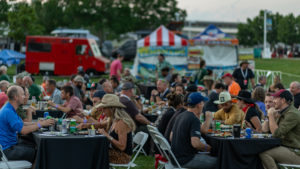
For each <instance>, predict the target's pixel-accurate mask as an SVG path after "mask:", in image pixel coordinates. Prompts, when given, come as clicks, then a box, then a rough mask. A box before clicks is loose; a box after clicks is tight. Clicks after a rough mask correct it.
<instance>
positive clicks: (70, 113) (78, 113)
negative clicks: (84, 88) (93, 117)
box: [48, 86, 84, 122]
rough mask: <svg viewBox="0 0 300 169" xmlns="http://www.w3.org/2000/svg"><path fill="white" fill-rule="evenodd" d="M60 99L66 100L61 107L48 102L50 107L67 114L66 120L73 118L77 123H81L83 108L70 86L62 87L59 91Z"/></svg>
mask: <svg viewBox="0 0 300 169" xmlns="http://www.w3.org/2000/svg"><path fill="white" fill-rule="evenodd" d="M61 98H62V99H63V100H66V102H65V103H64V104H63V105H59V104H55V103H53V102H52V101H48V104H49V105H50V106H53V107H55V108H57V109H58V110H60V111H63V112H64V113H66V114H67V116H66V118H74V119H76V120H77V121H79V122H82V121H83V117H84V115H83V113H82V112H83V107H82V103H81V101H80V100H79V99H78V97H76V96H75V95H74V93H73V88H72V87H71V86H64V87H62V90H61Z"/></svg>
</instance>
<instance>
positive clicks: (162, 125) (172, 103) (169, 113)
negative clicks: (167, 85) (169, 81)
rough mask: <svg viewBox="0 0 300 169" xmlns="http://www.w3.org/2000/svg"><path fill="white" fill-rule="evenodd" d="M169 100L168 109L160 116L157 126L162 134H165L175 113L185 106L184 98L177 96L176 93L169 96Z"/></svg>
mask: <svg viewBox="0 0 300 169" xmlns="http://www.w3.org/2000/svg"><path fill="white" fill-rule="evenodd" d="M167 98H168V106H169V107H168V108H167V109H164V110H163V112H162V113H161V114H159V115H158V117H157V120H156V122H155V125H156V126H157V128H158V131H159V132H160V133H162V134H164V133H165V131H166V129H167V125H168V123H169V121H170V119H171V118H172V117H173V115H174V114H175V112H176V111H177V110H178V109H180V108H182V106H183V96H182V95H177V94H175V93H170V94H168V96H167Z"/></svg>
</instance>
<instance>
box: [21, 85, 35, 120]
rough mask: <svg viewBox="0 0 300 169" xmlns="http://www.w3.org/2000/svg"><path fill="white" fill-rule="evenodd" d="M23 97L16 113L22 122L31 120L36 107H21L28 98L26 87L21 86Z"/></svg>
mask: <svg viewBox="0 0 300 169" xmlns="http://www.w3.org/2000/svg"><path fill="white" fill-rule="evenodd" d="M22 89H23V91H24V93H25V97H24V101H23V103H22V104H21V105H20V106H19V107H18V109H17V110H16V111H17V114H18V115H19V117H20V118H21V119H22V120H23V122H31V121H32V115H33V114H35V113H36V112H35V111H36V108H35V107H33V106H29V107H28V108H27V109H24V108H23V105H26V104H27V102H28V99H29V91H28V89H27V88H26V87H22Z"/></svg>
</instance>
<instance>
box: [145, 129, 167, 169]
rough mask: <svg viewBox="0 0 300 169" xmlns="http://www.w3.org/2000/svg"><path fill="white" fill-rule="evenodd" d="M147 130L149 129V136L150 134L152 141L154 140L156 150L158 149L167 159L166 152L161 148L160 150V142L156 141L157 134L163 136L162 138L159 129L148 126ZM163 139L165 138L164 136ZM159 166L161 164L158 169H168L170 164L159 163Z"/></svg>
mask: <svg viewBox="0 0 300 169" xmlns="http://www.w3.org/2000/svg"><path fill="white" fill-rule="evenodd" d="M147 128H148V131H149V134H150V136H151V138H152V140H153V142H154V144H155V146H156V148H157V149H158V151H159V153H160V154H161V155H162V156H163V157H165V155H164V152H163V151H162V150H161V148H160V146H159V143H158V141H157V139H156V137H155V135H156V134H158V135H161V136H162V134H161V133H160V132H159V131H158V129H157V128H156V127H154V126H151V125H147ZM162 137H163V136H162ZM159 164H160V166H159V167H158V169H162V168H164V167H165V168H166V165H167V164H168V162H163V161H159Z"/></svg>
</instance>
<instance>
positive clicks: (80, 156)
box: [33, 132, 109, 169]
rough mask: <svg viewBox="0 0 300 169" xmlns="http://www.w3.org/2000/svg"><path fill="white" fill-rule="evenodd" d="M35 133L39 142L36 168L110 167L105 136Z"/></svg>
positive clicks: (95, 168) (98, 168)
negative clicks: (45, 134) (44, 134)
mask: <svg viewBox="0 0 300 169" xmlns="http://www.w3.org/2000/svg"><path fill="white" fill-rule="evenodd" d="M40 134H41V133H40V132H35V133H33V137H34V141H35V142H36V144H37V147H38V151H37V154H36V167H35V168H36V169H83V168H84V169H106V168H109V156H108V147H109V141H108V140H107V138H106V137H105V136H101V135H97V136H95V137H89V136H85V135H68V136H43V135H40Z"/></svg>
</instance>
